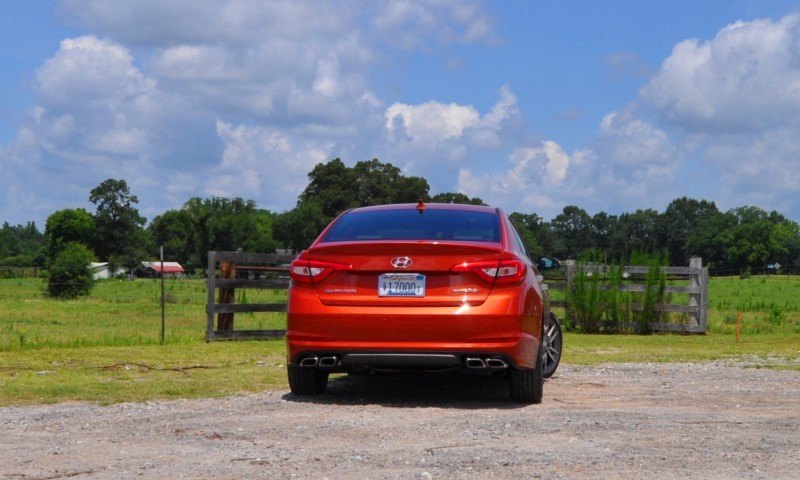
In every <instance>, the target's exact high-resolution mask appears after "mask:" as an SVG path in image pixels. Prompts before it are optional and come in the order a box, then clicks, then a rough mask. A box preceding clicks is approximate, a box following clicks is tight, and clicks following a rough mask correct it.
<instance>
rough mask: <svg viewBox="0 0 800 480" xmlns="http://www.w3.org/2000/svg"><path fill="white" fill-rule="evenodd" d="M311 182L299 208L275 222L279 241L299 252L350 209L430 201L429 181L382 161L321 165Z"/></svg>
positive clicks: (311, 173)
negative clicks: (336, 218) (337, 217)
mask: <svg viewBox="0 0 800 480" xmlns="http://www.w3.org/2000/svg"><path fill="white" fill-rule="evenodd" d="M308 179H309V182H308V185H307V186H306V188H305V189H304V190H303V193H301V194H300V197H299V198H298V201H297V205H296V207H295V208H294V209H293V210H292V211H289V212H284V213H282V214H280V215H279V216H278V217H277V218H276V221H275V222H276V223H275V238H276V239H277V240H279V241H280V242H282V243H283V244H284V245H285V246H287V247H290V248H292V249H295V250H302V249H303V248H306V247H308V246H309V245H310V244H311V242H312V241H313V240H314V239H315V238H316V237H317V236H318V235H319V234H320V232H322V229H323V228H325V226H326V225H327V224H328V223H330V222H331V220H333V219H334V218H335V217H336V216H337V215H339V214H340V213H342V212H343V211H345V210H347V209H350V208H354V207H366V206H369V205H379V204H386V203H410V202H416V201H417V200H419V199H420V198H421V199H423V200H428V198H429V196H428V190H429V189H430V186H429V185H428V181H427V180H425V179H424V178H422V177H406V176H403V175H402V174H401V172H400V169H399V168H397V167H395V166H394V165H392V164H391V163H382V162H381V161H380V160H378V159H372V160H365V161H362V162H357V163H356V164H355V166H353V168H350V167H347V166H346V165H345V164H344V162H342V160H341V159H339V158H334V159H333V160H331V161H330V162H328V163H319V164H317V165H316V166H315V167H314V168H313V169H312V170H311V172H309V174H308ZM312 215H315V216H313V217H312Z"/></svg>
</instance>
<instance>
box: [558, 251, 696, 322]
mask: <svg viewBox="0 0 800 480" xmlns="http://www.w3.org/2000/svg"><path fill="white" fill-rule="evenodd" d="M702 263H703V261H702V259H701V258H700V257H692V258H690V259H689V266H688V267H662V268H663V270H664V273H665V274H666V275H667V278H668V280H670V281H676V280H677V281H684V282H686V281H688V285H667V286H666V289H665V293H667V294H670V293H673V294H683V295H688V296H689V298H688V302H687V303H681V304H664V305H658V306H656V308H655V310H656V311H659V312H669V313H685V314H686V320H687V321H686V322H685V323H671V322H665V323H656V322H653V323H650V324H649V329H650V331H653V332H681V333H706V326H707V323H708V267H703V266H702ZM563 268H564V280H565V281H564V282H548V284H549V286H550V289H551V290H566V289H568V288H569V285H571V284H572V282H574V279H575V275H576V274H577V271H578V270H577V269H578V266H577V264H576V262H575V260H566V261H565V262H564V266H563ZM607 269H608V267H607V266H605V265H586V266H584V270H585V271H587V272H588V271H591V272H596V273H599V274H601V275H602V274H604V273H605V271H606V270H607ZM649 270H650V268H649V267H640V266H630V267H623V268H622V273H623V275H625V274H627V276H628V277H629V278H631V279H634V278H636V277H635V276H639V277H640V278H641V276H642V275H644V276H646V275H647V272H648V271H649ZM646 290H647V286H646V285H644V284H641V283H639V284H637V283H634V280H631V281H630V282H626V283H625V284H624V285H620V288H619V291H624V292H640V293H641V292H645V291H646ZM552 305H553V306H555V307H566V302H563V301H559V302H553V303H552ZM643 308H644V307H643V305H641V304H632V305H631V309H632V310H638V311H641V310H643ZM565 311H566V312H567V318H569V316H568V315H569V309H567V308H565ZM621 326H622V327H623V328H633V327H634V325H628V324H626V325H621Z"/></svg>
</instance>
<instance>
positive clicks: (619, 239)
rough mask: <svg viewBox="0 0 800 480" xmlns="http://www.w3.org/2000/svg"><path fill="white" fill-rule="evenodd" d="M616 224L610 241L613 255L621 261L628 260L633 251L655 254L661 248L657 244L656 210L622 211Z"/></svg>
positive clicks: (657, 222)
mask: <svg viewBox="0 0 800 480" xmlns="http://www.w3.org/2000/svg"><path fill="white" fill-rule="evenodd" d="M616 225H617V228H615V229H614V231H613V233H612V235H611V238H610V243H611V245H612V249H613V251H614V254H615V256H619V258H621V259H622V260H623V261H626V262H627V261H629V260H630V258H631V254H633V253H634V252H640V253H651V254H655V253H658V252H660V251H661V250H662V249H663V247H662V245H661V244H659V236H658V225H659V215H658V212H657V211H655V210H653V209H651V208H648V209H647V210H641V209H639V210H636V211H635V212H634V213H623V214H622V215H620V216H619V219H618V221H617V224H616Z"/></svg>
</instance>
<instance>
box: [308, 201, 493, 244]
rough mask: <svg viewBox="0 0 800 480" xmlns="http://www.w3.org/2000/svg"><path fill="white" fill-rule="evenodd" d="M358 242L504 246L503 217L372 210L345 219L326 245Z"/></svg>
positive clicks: (342, 218)
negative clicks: (472, 243) (407, 241)
mask: <svg viewBox="0 0 800 480" xmlns="http://www.w3.org/2000/svg"><path fill="white" fill-rule="evenodd" d="M356 240H458V241H468V242H493V243H499V242H500V217H499V216H498V215H497V214H494V213H489V212H472V211H464V210H434V209H429V210H426V211H425V213H423V214H420V213H419V212H418V211H416V210H371V211H362V212H350V213H346V214H345V215H344V216H342V217H341V218H340V219H339V220H338V221H337V222H336V223H335V224H334V225H333V227H331V229H330V230H329V231H328V233H327V234H326V235H325V238H323V239H322V241H323V242H350V241H356Z"/></svg>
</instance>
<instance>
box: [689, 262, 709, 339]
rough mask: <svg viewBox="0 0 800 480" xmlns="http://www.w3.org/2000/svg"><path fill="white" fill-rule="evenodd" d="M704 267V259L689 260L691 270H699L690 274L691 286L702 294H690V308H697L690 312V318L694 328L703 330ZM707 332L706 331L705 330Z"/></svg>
mask: <svg viewBox="0 0 800 480" xmlns="http://www.w3.org/2000/svg"><path fill="white" fill-rule="evenodd" d="M702 267H703V259H702V258H700V257H690V258H689V268H697V269H699V271H698V272H697V273H695V272H694V271H693V272H691V273H690V274H689V286H690V287H696V288H698V289H700V293H690V294H689V306H690V307H697V310H696V311H692V312H689V318H690V320H691V324H692V326H693V327H697V328H703V325H702V323H703V322H702V320H701V319H702V317H703V312H702V307H701V305H702V304H703V302H702V301H703V290H702V285H703V283H702V278H701V276H702ZM703 331H705V330H703Z"/></svg>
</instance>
